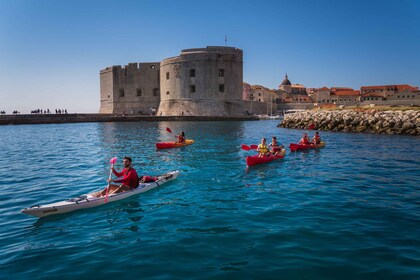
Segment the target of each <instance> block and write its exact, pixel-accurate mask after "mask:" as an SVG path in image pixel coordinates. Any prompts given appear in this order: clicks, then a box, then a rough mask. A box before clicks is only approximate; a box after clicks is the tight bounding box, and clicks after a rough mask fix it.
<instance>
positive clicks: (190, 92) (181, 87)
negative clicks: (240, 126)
mask: <svg viewBox="0 0 420 280" xmlns="http://www.w3.org/2000/svg"><path fill="white" fill-rule="evenodd" d="M160 71H161V75H160V85H161V103H160V106H159V112H158V115H163V116H173V115H180V114H182V112H183V113H184V114H188V115H196V116H208V115H214V116H227V115H230V114H234V115H237V114H239V115H244V114H245V109H244V106H243V101H242V80H243V55H242V50H240V49H237V48H232V47H207V48H200V49H187V50H182V51H181V54H180V56H178V57H172V58H168V59H165V60H163V61H162V62H161V68H160ZM192 71H193V73H192ZM186 106H188V110H187V109H186V108H187V107H186ZM232 106H237V107H236V108H232ZM210 107H213V108H210Z"/></svg>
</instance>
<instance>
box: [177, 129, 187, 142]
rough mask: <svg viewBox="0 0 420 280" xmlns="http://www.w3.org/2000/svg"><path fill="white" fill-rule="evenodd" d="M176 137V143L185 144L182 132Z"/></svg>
mask: <svg viewBox="0 0 420 280" xmlns="http://www.w3.org/2000/svg"><path fill="white" fill-rule="evenodd" d="M176 137H178V140H177V142H178V143H184V142H185V133H184V131H181V133H180V134H179V135H178V136H176Z"/></svg>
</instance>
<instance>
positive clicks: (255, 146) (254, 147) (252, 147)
mask: <svg viewBox="0 0 420 280" xmlns="http://www.w3.org/2000/svg"><path fill="white" fill-rule="evenodd" d="M249 147H250V148H251V149H252V150H256V149H258V145H250V146H249Z"/></svg>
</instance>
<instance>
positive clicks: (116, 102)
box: [99, 62, 160, 114]
mask: <svg viewBox="0 0 420 280" xmlns="http://www.w3.org/2000/svg"><path fill="white" fill-rule="evenodd" d="M159 68H160V63H159V62H152V63H129V64H128V65H126V66H124V67H121V66H112V67H107V68H105V69H103V70H101V71H100V88H101V107H100V110H99V113H101V114H113V113H118V114H139V113H140V114H152V113H153V112H155V111H156V110H157V108H158V106H159V103H160V91H159Z"/></svg>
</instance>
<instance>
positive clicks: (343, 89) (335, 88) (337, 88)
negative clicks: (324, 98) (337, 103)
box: [331, 87, 354, 91]
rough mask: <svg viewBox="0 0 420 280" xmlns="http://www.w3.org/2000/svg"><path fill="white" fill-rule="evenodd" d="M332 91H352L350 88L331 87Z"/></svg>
mask: <svg viewBox="0 0 420 280" xmlns="http://www.w3.org/2000/svg"><path fill="white" fill-rule="evenodd" d="M331 90H332V91H349V90H354V89H352V88H349V87H331Z"/></svg>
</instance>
